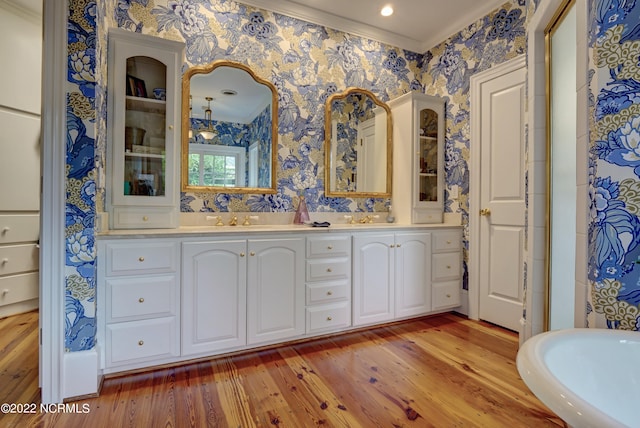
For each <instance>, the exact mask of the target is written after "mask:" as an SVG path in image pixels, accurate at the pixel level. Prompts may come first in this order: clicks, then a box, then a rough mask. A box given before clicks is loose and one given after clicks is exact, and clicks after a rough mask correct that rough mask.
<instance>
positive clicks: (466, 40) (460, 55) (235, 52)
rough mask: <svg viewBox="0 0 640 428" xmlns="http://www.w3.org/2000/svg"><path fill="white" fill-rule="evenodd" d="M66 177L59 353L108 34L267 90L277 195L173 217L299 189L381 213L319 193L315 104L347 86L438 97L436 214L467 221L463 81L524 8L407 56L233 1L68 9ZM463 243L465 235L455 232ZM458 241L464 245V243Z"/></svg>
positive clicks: (84, 273)
mask: <svg viewBox="0 0 640 428" xmlns="http://www.w3.org/2000/svg"><path fill="white" fill-rule="evenodd" d="M69 4H70V6H69V9H70V15H69V27H68V28H69V30H68V31H69V32H68V34H69V70H70V72H69V76H68V86H69V90H68V108H67V117H68V148H67V152H68V161H67V164H68V178H67V194H68V196H67V213H68V215H67V276H66V279H67V284H66V290H67V305H66V314H67V326H66V329H65V331H66V335H67V336H66V348H67V349H68V350H69V351H77V350H85V349H90V348H92V347H93V346H94V342H95V330H96V323H95V262H96V260H95V259H96V254H95V242H94V239H95V238H94V237H95V232H94V218H95V215H96V213H97V212H100V211H104V183H105V182H106V180H105V168H104V165H105V156H106V150H105V147H106V99H105V88H104V87H103V85H105V82H106V78H105V76H106V46H107V44H106V37H107V36H106V35H107V29H108V28H109V27H113V26H118V27H122V28H125V29H128V30H131V31H137V32H141V33H145V34H150V35H156V36H159V37H164V38H168V39H173V40H180V41H184V42H185V45H186V64H185V67H190V66H192V65H198V64H205V63H208V62H210V61H213V60H216V59H232V60H235V61H239V62H242V63H245V64H247V65H249V66H250V67H251V68H252V69H253V70H254V71H255V72H256V73H257V74H258V75H259V76H261V77H263V78H265V79H267V80H270V81H271V82H273V83H274V85H275V86H276V88H277V90H278V102H279V111H278V121H279V123H278V139H279V141H278V170H277V171H276V174H277V183H278V193H277V194H275V195H234V194H217V195H210V196H204V195H193V194H182V203H181V206H182V208H183V210H186V211H188V210H193V211H230V210H233V211H262V212H264V211H272V212H287V211H293V210H294V209H295V206H296V205H297V195H298V194H299V193H300V192H301V191H304V193H305V195H306V199H307V205H308V208H309V210H310V211H311V212H314V211H337V212H346V211H372V210H383V209H384V207H385V206H386V204H388V203H389V201H388V200H383V199H365V198H363V199H347V198H327V197H325V196H324V191H323V189H324V170H323V165H324V161H323V160H324V152H323V141H324V108H323V106H324V102H325V100H326V99H327V97H328V96H330V95H331V94H333V93H335V92H338V91H342V90H344V89H346V88H348V87H351V86H356V87H360V88H364V89H367V90H369V91H371V92H372V93H373V94H374V95H376V97H378V98H379V99H380V100H381V101H383V102H384V101H389V100H390V99H392V98H395V97H397V96H399V95H401V94H403V93H405V92H407V91H412V90H416V91H421V92H427V93H429V94H436V95H441V96H443V97H444V98H446V100H447V105H446V108H447V115H446V128H447V131H446V162H445V163H446V166H445V169H446V189H447V191H448V190H449V189H451V187H452V186H457V187H458V190H459V192H458V193H459V195H460V196H459V198H458V200H457V201H453V200H451V199H450V198H448V197H447V198H446V211H448V212H461V213H462V215H463V222H464V224H465V225H467V224H468V218H467V214H468V188H469V183H468V181H469V175H468V167H467V162H468V159H469V109H470V106H469V78H470V76H471V75H472V74H473V73H475V72H477V71H480V70H484V69H486V68H488V67H490V66H492V65H494V64H497V63H500V62H502V61H505V60H507V59H509V58H511V57H513V56H515V55H518V54H521V53H524V49H525V41H526V11H527V7H526V2H525V1H524V0H510V1H508V2H506V3H505V4H504V6H503V7H501V8H499V9H498V10H497V11H495V12H493V13H491V14H489V15H487V16H485V17H484V18H482V19H480V20H478V21H477V22H475V23H474V24H472V25H470V26H468V27H467V28H465V29H463V30H462V31H460V32H459V33H457V34H455V35H454V36H452V37H450V38H449V39H447V40H446V41H445V42H443V43H441V44H440V45H438V46H436V47H434V48H433V49H431V50H429V51H428V52H426V53H415V52H409V51H405V50H402V49H399V48H395V47H391V46H388V45H385V44H382V43H379V42H376V41H372V40H368V39H363V38H361V37H357V36H353V35H350V34H347V33H344V32H340V31H335V30H332V29H329V28H325V27H321V26H318V25H315V24H310V23H307V22H303V21H300V20H297V19H293V18H289V17H286V16H282V15H279V14H274V13H271V12H267V11H263V10H259V9H255V8H252V7H248V6H245V5H242V4H239V3H236V2H234V1H232V0H211V1H208V0H179V1H169V0H164V1H162V0H161V1H156V2H154V1H152V0H109V1H106V2H95V1H90V0H70V2H69ZM465 236H466V234H465ZM465 241H466V238H465Z"/></svg>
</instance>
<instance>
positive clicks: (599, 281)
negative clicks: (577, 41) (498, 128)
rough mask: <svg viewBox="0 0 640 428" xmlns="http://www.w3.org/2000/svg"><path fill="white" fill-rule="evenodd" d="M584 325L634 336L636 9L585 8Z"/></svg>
mask: <svg viewBox="0 0 640 428" xmlns="http://www.w3.org/2000/svg"><path fill="white" fill-rule="evenodd" d="M591 14H592V16H591V24H592V28H591V31H590V46H591V49H590V51H591V54H592V55H591V66H590V70H589V78H590V88H591V99H590V100H589V101H590V104H589V107H590V124H589V125H590V135H591V147H590V159H589V185H590V195H589V201H590V204H591V206H590V216H589V252H588V254H589V281H590V285H591V296H590V298H591V302H590V305H589V310H590V312H591V313H590V325H595V326H598V327H605V326H606V327H607V328H616V329H625V330H639V329H640V311H639V305H640V245H639V244H640V217H639V216H640V180H638V177H639V176H640V3H638V2H636V1H618V0H592V1H591Z"/></svg>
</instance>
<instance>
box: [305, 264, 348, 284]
mask: <svg viewBox="0 0 640 428" xmlns="http://www.w3.org/2000/svg"><path fill="white" fill-rule="evenodd" d="M350 274H351V265H350V264H349V259H347V258H340V259H328V260H307V281H325V280H328V279H348V278H350V276H351V275H350Z"/></svg>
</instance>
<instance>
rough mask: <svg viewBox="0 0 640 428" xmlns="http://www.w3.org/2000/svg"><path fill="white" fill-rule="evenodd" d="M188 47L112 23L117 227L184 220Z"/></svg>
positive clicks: (112, 206) (111, 133) (111, 149)
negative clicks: (182, 111)
mask: <svg viewBox="0 0 640 428" xmlns="http://www.w3.org/2000/svg"><path fill="white" fill-rule="evenodd" d="M183 50H184V44H183V43H179V42H175V41H171V40H166V39H162V38H159V37H152V36H148V35H143V34H139V33H134V32H132V31H126V30H122V29H119V28H112V29H110V30H109V51H108V79H109V94H108V109H109V110H108V111H109V129H108V139H107V175H108V177H107V180H108V185H107V186H106V193H107V195H106V196H107V198H106V202H107V209H108V211H109V223H110V228H112V229H134V228H135V229H141V228H173V227H177V226H178V220H179V219H178V214H179V212H178V210H179V202H180V200H179V197H180V187H179V178H180V174H179V173H178V172H179V158H180V100H181V86H180V77H181V66H182V63H183V57H184V53H183ZM163 91H164V92H163Z"/></svg>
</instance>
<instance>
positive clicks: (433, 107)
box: [389, 92, 444, 224]
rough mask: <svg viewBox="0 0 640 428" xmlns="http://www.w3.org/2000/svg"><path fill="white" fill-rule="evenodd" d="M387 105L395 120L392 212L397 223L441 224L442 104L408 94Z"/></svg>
mask: <svg viewBox="0 0 640 428" xmlns="http://www.w3.org/2000/svg"><path fill="white" fill-rule="evenodd" d="M389 105H390V106H391V112H392V114H393V120H394V124H393V143H394V146H393V170H394V171H396V173H395V174H394V177H393V208H394V212H395V214H396V218H397V221H398V222H399V223H406V224H408V223H442V221H443V212H444V100H443V99H442V98H438V97H434V96H429V95H425V94H422V93H418V92H409V93H407V94H404V95H402V96H400V97H398V98H396V99H394V100H391V101H390V102H389ZM408 189H409V191H407V190H408Z"/></svg>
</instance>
